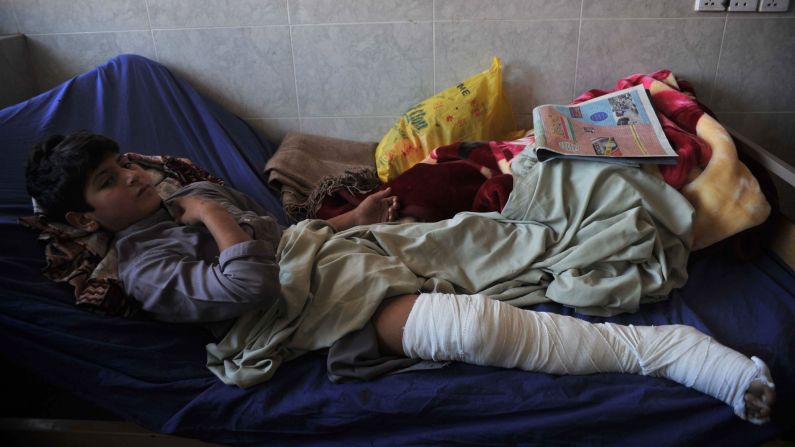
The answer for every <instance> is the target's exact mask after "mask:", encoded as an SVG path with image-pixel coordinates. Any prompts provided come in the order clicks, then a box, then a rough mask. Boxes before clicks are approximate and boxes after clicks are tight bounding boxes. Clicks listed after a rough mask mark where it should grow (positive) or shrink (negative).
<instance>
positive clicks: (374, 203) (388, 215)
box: [327, 188, 400, 231]
mask: <svg viewBox="0 0 795 447" xmlns="http://www.w3.org/2000/svg"><path fill="white" fill-rule="evenodd" d="M390 194H392V189H390V188H386V189H384V190H382V191H378V192H376V193H374V194H370V195H369V196H367V197H365V199H364V200H363V201H362V203H360V204H359V205H358V206H357V207H356V208H354V209H352V210H350V211H348V212H346V213H343V214H340V215H339V216H334V217H332V218H331V219H328V220H327V222H328V223H330V224H331V226H333V227H334V228H335V229H336V230H337V231H342V230H347V229H348V228H352V227H355V226H356V225H368V224H373V223H381V222H389V221H392V220H395V219H397V217H398V208H399V206H400V205H399V204H398V200H397V197H395V196H393V195H390Z"/></svg>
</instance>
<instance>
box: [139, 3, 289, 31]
mask: <svg viewBox="0 0 795 447" xmlns="http://www.w3.org/2000/svg"><path fill="white" fill-rule="evenodd" d="M147 1H148V4H149V17H150V18H151V20H152V28H193V27H220V26H226V27H231V26H257V25H286V24H287V3H286V0H147Z"/></svg>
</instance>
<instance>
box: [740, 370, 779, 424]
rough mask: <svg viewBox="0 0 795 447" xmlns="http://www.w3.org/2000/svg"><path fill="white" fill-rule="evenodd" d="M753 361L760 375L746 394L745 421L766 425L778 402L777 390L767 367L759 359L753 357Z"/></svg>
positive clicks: (749, 386) (752, 382)
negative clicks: (774, 404) (775, 403)
mask: <svg viewBox="0 0 795 447" xmlns="http://www.w3.org/2000/svg"><path fill="white" fill-rule="evenodd" d="M751 360H753V362H754V363H755V364H756V366H757V368H758V369H759V374H758V376H757V377H756V378H755V379H754V380H753V381H751V384H750V385H748V389H747V390H746V392H745V396H744V400H745V418H744V419H746V420H747V421H749V422H752V423H754V424H764V423H765V422H769V421H770V415H771V414H772V412H773V403H774V402H775V401H776V388H775V385H774V384H773V380H772V379H771V377H770V370H769V369H768V368H767V365H765V363H764V362H763V361H762V360H760V359H759V358H757V357H751Z"/></svg>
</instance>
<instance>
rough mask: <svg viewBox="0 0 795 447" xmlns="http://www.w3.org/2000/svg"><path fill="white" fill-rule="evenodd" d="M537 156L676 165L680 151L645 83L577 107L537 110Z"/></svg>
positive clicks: (534, 119)
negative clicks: (677, 151) (674, 145)
mask: <svg viewBox="0 0 795 447" xmlns="http://www.w3.org/2000/svg"><path fill="white" fill-rule="evenodd" d="M533 125H534V127H535V132H536V156H537V157H538V160H539V161H545V160H549V159H552V158H559V157H574V158H588V159H595V160H600V161H608V162H618V163H625V164H632V165H635V164H638V163H657V164H676V157H677V154H676V152H675V151H674V150H673V148H672V147H671V144H670V143H669V142H668V139H667V138H666V137H665V133H663V130H662V126H661V125H660V121H659V120H658V119H657V115H656V114H655V112H654V108H653V107H652V104H651V100H650V98H649V96H648V93H647V92H646V90H645V89H644V88H643V86H642V85H636V86H634V87H632V88H628V89H624V90H619V91H616V92H613V93H610V94H607V95H604V96H600V97H598V98H594V99H591V100H588V101H585V102H583V103H580V104H577V105H568V106H562V105H549V104H548V105H542V106H538V107H536V108H534V109H533Z"/></svg>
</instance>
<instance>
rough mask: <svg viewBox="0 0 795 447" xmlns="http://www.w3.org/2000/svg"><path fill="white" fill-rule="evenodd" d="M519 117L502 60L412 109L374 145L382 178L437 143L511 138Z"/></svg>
mask: <svg viewBox="0 0 795 447" xmlns="http://www.w3.org/2000/svg"><path fill="white" fill-rule="evenodd" d="M516 131H517V129H516V117H515V116H514V113H513V110H512V109H511V105H510V104H509V103H508V101H507V99H506V98H505V95H503V91H502V64H501V63H500V59H499V58H498V57H496V56H495V57H494V59H493V60H492V63H491V68H489V69H488V70H486V71H484V72H482V73H479V74H477V75H475V76H473V77H471V78H469V79H467V80H466V81H464V82H462V83H460V84H458V85H456V86H453V87H450V88H448V89H446V90H444V91H442V92H440V93H438V94H436V95H435V96H433V97H431V98H428V99H426V100H425V101H422V102H421V103H419V104H417V105H415V106H414V107H412V108H410V109H409V110H408V111H407V112H406V113H405V114H404V115H403V116H402V117H401V118H400V119H399V120H398V121H397V123H395V125H394V126H392V128H391V129H390V130H389V131H388V132H387V133H386V135H384V137H383V138H382V139H381V142H380V143H379V144H378V147H377V148H376V149H375V165H376V168H377V170H378V177H380V179H381V181H383V182H387V181H389V180H392V179H394V178H395V177H397V176H398V175H400V174H401V173H402V172H404V171H406V170H407V169H409V168H410V167H412V166H413V165H414V164H416V163H419V162H420V161H422V160H423V159H425V157H426V156H427V155H428V153H429V152H431V151H432V150H434V149H435V148H437V147H439V146H443V145H446V144H450V143H454V142H456V141H463V140H470V141H474V140H509V139H512V138H511V137H512V136H514V135H516Z"/></svg>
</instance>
